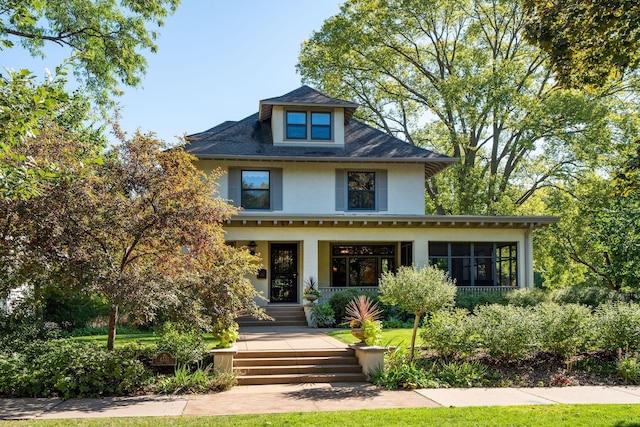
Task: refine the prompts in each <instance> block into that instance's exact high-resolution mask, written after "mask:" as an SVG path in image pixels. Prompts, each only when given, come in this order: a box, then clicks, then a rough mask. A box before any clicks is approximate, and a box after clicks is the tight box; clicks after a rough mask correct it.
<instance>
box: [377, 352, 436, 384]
mask: <svg viewBox="0 0 640 427" xmlns="http://www.w3.org/2000/svg"><path fill="white" fill-rule="evenodd" d="M371 382H372V383H374V384H375V385H377V386H380V387H384V388H387V389H390V390H391V389H399V388H404V389H416V388H439V387H446V386H447V385H446V384H443V383H442V382H440V381H439V380H438V378H436V376H435V375H433V374H432V373H431V372H430V370H429V369H426V368H425V367H423V366H420V365H419V364H418V363H414V362H412V361H410V360H409V354H408V352H407V350H405V349H402V348H398V349H397V350H395V351H393V352H391V353H389V354H387V355H386V356H385V361H384V369H381V370H379V371H378V372H375V373H374V374H373V375H372V376H371Z"/></svg>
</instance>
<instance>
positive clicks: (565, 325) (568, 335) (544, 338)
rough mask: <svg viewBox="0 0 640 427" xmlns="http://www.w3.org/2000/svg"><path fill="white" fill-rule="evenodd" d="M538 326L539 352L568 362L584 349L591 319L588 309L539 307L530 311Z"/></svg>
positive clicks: (552, 304)
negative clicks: (568, 359)
mask: <svg viewBox="0 0 640 427" xmlns="http://www.w3.org/2000/svg"><path fill="white" fill-rule="evenodd" d="M534 315H535V317H536V319H537V321H538V325H539V332H540V334H539V337H538V338H539V341H538V342H539V348H540V350H543V351H549V352H551V353H555V354H557V355H559V356H562V357H565V358H568V357H570V356H574V355H576V354H578V353H580V352H582V351H584V350H586V349H587V346H588V345H589V343H590V342H591V334H592V328H593V317H592V315H591V310H589V307H586V306H583V305H578V304H562V305H560V304H556V303H552V302H547V303H542V304H540V305H538V306H536V307H534Z"/></svg>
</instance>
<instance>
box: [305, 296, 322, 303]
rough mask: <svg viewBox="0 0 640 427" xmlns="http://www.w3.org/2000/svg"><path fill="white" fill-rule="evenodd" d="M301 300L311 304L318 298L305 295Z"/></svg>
mask: <svg viewBox="0 0 640 427" xmlns="http://www.w3.org/2000/svg"><path fill="white" fill-rule="evenodd" d="M303 298H304V299H306V300H307V301H309V302H310V303H311V304H313V302H314V301H315V300H317V299H318V298H320V297H318V296H317V295H305V296H304V297H303Z"/></svg>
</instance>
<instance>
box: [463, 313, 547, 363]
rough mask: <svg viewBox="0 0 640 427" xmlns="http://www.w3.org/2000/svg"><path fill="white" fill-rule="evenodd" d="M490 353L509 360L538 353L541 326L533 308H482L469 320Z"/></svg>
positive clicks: (483, 345)
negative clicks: (537, 346) (538, 336)
mask: <svg viewBox="0 0 640 427" xmlns="http://www.w3.org/2000/svg"><path fill="white" fill-rule="evenodd" d="M470 321H471V322H472V323H473V329H474V330H475V332H476V333H477V334H478V337H479V339H480V343H481V345H482V347H484V349H485V351H486V352H487V354H489V355H490V356H492V357H497V358H501V359H507V360H515V359H521V358H527V357H530V356H531V355H532V354H533V353H534V351H535V350H536V337H537V335H538V330H539V328H538V325H537V322H536V320H535V316H534V315H533V313H532V310H531V308H528V307H514V306H510V305H509V306H502V305H498V304H493V305H486V306H480V307H478V308H477V309H476V312H475V316H474V318H472V319H471V320H470Z"/></svg>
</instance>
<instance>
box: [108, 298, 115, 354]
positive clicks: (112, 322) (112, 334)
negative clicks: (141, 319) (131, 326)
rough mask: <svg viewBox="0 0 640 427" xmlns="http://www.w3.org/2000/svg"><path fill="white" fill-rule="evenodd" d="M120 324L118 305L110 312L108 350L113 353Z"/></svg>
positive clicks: (112, 307) (113, 306)
mask: <svg viewBox="0 0 640 427" xmlns="http://www.w3.org/2000/svg"><path fill="white" fill-rule="evenodd" d="M117 324H118V304H113V305H111V311H110V312H109V335H108V336H107V350H109V351H113V344H114V343H115V341H116V325H117Z"/></svg>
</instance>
